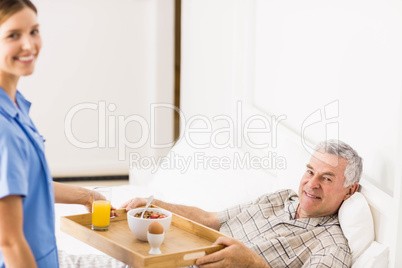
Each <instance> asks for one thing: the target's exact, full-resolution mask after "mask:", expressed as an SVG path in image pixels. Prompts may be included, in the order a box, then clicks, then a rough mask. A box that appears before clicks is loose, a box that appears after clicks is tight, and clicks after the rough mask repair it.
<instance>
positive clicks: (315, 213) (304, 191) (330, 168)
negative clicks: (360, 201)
mask: <svg viewBox="0 0 402 268" xmlns="http://www.w3.org/2000/svg"><path fill="white" fill-rule="evenodd" d="M347 165H348V161H347V160H346V159H345V158H342V157H338V156H336V155H333V154H329V153H323V152H316V153H315V154H314V155H313V156H312V157H311V159H310V162H309V163H308V164H307V169H306V172H305V174H304V175H303V178H302V180H301V181H300V186H299V200H300V204H299V207H298V209H297V216H296V217H297V218H314V217H323V216H329V215H332V214H334V213H336V212H337V211H338V209H339V207H340V205H341V204H342V202H343V201H344V200H346V199H348V198H349V197H350V196H351V195H352V194H353V193H354V192H355V191H356V189H357V188H356V187H357V184H354V185H351V186H349V187H344V183H345V175H344V174H345V169H346V166H347Z"/></svg>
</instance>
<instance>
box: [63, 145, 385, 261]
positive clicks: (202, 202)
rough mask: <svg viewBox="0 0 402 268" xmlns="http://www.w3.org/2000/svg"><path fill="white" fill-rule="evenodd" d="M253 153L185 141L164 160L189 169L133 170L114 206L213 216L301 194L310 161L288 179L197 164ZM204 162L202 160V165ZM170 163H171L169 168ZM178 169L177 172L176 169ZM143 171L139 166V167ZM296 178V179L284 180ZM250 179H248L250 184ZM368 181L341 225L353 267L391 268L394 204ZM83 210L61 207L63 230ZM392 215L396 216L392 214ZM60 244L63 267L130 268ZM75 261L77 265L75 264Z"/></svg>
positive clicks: (70, 243) (76, 245)
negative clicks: (178, 208)
mask: <svg viewBox="0 0 402 268" xmlns="http://www.w3.org/2000/svg"><path fill="white" fill-rule="evenodd" d="M248 153H249V152H245V151H242V150H239V149H234V148H224V149H217V148H214V147H209V148H204V149H194V148H193V147H192V146H189V144H188V143H187V142H186V141H185V140H182V141H180V142H178V143H177V144H176V145H175V146H174V147H173V149H172V150H171V152H170V153H169V154H168V155H167V156H166V158H165V160H164V161H168V162H169V161H170V162H172V161H175V160H174V159H176V161H177V159H178V156H180V157H183V159H184V158H185V159H190V160H189V162H188V163H190V164H189V165H188V166H187V168H186V169H183V168H182V167H180V168H178V167H179V166H178V165H166V166H163V165H161V166H160V167H159V169H158V170H157V172H156V173H155V174H153V176H152V178H151V179H150V180H148V181H144V179H142V178H138V174H144V172H138V173H136V172H135V170H132V173H131V178H130V179H131V181H130V183H131V184H130V185H124V186H115V187H113V197H112V204H113V205H114V206H116V207H119V206H120V205H121V204H122V203H123V202H124V201H126V200H128V199H130V198H132V197H135V196H140V197H147V196H149V195H151V194H153V195H154V196H155V197H156V198H158V199H162V200H164V201H167V202H172V203H177V204H186V205H192V206H198V207H200V208H202V209H205V210H207V211H219V210H221V209H224V208H226V207H228V206H231V205H235V204H238V203H241V202H245V201H249V200H252V199H255V198H256V197H258V196H259V195H261V194H264V193H266V192H273V191H276V190H278V189H282V188H291V189H294V190H297V187H298V184H297V183H296V184H295V183H294V182H297V181H298V180H299V178H301V174H302V173H300V172H299V171H301V172H302V169H303V167H304V164H305V162H306V161H307V158H306V161H304V162H301V163H300V167H301V168H300V170H298V171H291V172H288V173H287V174H282V175H278V174H274V173H272V172H271V171H270V172H267V171H266V170H264V169H255V168H245V167H243V168H224V167H223V168H217V166H216V165H212V164H211V165H208V164H203V166H202V168H201V167H200V166H199V165H200V163H198V164H197V161H198V162H200V160H199V159H200V157H201V156H202V157H203V158H209V159H211V158H217V159H218V158H220V159H223V158H226V159H229V160H230V161H239V160H236V159H235V158H238V159H242V157H247V155H248ZM197 159H198V160H197ZM168 162H166V163H168ZM173 166H174V167H173ZM137 168H139V167H137ZM293 174H298V175H295V177H296V178H295V179H294V180H285V179H283V178H284V177H287V176H293ZM245 178H247V179H245ZM365 185H367V184H366V183H365V182H364V180H363V182H362V187H361V190H360V192H358V193H356V195H354V196H353V198H350V199H349V201H347V202H345V204H344V205H343V206H342V207H341V210H340V220H341V224H342V227H343V230H344V232H345V235H346V236H347V237H348V239H350V241H352V242H351V243H350V247H351V249H352V253H353V255H352V256H353V263H354V264H353V266H352V267H354V268H359V267H364V268H367V267H388V263H389V253H390V246H389V245H388V244H385V243H384V241H387V240H386V239H387V235H389V234H390V233H389V232H387V230H386V229H385V228H391V227H390V224H391V222H390V221H389V219H390V218H389V215H387V213H388V212H390V211H388V210H387V209H384V204H386V203H387V202H388V200H387V199H386V198H384V196H381V193H380V192H378V190H377V189H376V188H375V187H374V186H373V185H370V186H365ZM85 212H86V211H85V209H84V208H83V207H81V206H78V205H62V204H58V205H56V216H57V221H56V222H57V225H59V217H60V216H62V215H72V214H79V213H85ZM391 215H392V214H391ZM56 235H57V243H58V246H59V250H60V251H61V255H60V259H61V267H125V265H124V264H122V263H120V262H118V261H115V260H113V259H111V258H108V257H107V256H105V255H104V254H103V253H102V252H100V251H98V250H96V249H94V248H92V247H90V246H88V245H86V244H84V243H82V242H80V241H78V240H76V239H75V238H73V237H71V236H69V235H67V234H64V233H62V232H61V231H60V230H59V228H58V230H57V234H56ZM71 259H72V260H73V261H71Z"/></svg>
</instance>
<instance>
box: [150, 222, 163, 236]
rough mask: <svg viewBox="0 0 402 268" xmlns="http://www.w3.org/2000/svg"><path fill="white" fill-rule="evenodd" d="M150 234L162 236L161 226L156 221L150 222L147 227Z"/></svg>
mask: <svg viewBox="0 0 402 268" xmlns="http://www.w3.org/2000/svg"><path fill="white" fill-rule="evenodd" d="M148 232H149V233H150V234H163V226H162V224H160V223H159V222H157V221H154V222H152V223H151V224H150V225H149V227H148Z"/></svg>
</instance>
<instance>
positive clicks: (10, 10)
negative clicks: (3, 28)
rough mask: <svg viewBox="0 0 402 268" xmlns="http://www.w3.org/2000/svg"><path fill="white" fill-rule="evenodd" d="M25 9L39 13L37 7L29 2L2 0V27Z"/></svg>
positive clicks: (0, 14)
mask: <svg viewBox="0 0 402 268" xmlns="http://www.w3.org/2000/svg"><path fill="white" fill-rule="evenodd" d="M25 7H28V8H30V9H32V10H33V11H34V12H35V13H38V10H37V9H36V7H35V5H34V4H33V3H32V2H31V1H29V0H0V25H1V24H3V22H5V21H6V20H7V19H8V18H9V17H11V16H12V15H14V14H15V13H17V12H18V11H20V10H22V9H24V8H25Z"/></svg>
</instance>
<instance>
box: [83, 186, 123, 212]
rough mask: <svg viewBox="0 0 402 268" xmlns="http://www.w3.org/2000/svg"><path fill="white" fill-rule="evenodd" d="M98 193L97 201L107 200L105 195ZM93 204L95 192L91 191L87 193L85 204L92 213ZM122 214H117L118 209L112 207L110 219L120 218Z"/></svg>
mask: <svg viewBox="0 0 402 268" xmlns="http://www.w3.org/2000/svg"><path fill="white" fill-rule="evenodd" d="M95 193H96V195H97V196H96V199H97V200H99V199H106V198H105V197H104V196H103V195H101V194H100V193H98V192H95ZM92 202H93V192H92V191H91V190H89V192H88V193H87V201H86V202H85V204H84V206H85V207H86V208H87V210H88V212H92ZM119 216H120V214H119V213H117V212H116V208H115V207H114V206H110V217H119Z"/></svg>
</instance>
